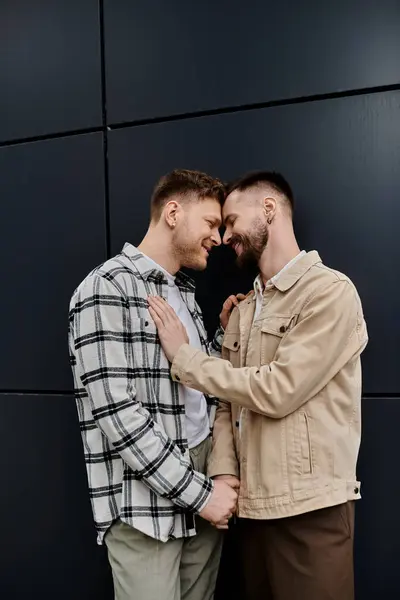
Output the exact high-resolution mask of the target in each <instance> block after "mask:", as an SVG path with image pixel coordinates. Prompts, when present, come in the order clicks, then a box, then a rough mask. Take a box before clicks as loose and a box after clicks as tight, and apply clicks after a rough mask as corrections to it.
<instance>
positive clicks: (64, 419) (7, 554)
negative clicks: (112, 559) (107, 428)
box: [0, 394, 112, 600]
mask: <svg viewBox="0 0 400 600" xmlns="http://www.w3.org/2000/svg"><path fill="white" fill-rule="evenodd" d="M0 406H1V419H0V471H1V490H2V492H1V494H0V511H1V514H2V524H1V539H2V553H1V564H0V595H1V597H2V598H8V599H9V600H19V599H22V598H41V600H72V599H74V600H81V599H82V600H84V599H85V600H95V599H96V600H110V599H111V598H112V584H111V577H110V573H109V568H108V564H107V560H106V558H105V553H104V549H103V548H99V547H97V545H96V533H95V529H94V525H93V522H92V521H93V520H92V512H91V507H90V501H89V493H88V490H87V480H86V471H85V466H84V460H83V446H82V440H81V437H80V433H79V425H78V419H77V412H76V408H75V401H74V399H73V397H72V396H33V395H32V396H18V395H3V394H0Z"/></svg>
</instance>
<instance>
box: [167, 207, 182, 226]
mask: <svg viewBox="0 0 400 600" xmlns="http://www.w3.org/2000/svg"><path fill="white" fill-rule="evenodd" d="M181 212H182V207H181V205H180V204H179V202H177V201H176V200H170V201H169V202H167V204H166V205H165V208H164V219H165V222H166V224H167V225H168V227H171V228H172V229H173V228H174V227H175V226H176V224H177V222H178V220H179V217H180V214H181Z"/></svg>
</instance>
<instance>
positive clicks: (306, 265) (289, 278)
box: [274, 250, 322, 292]
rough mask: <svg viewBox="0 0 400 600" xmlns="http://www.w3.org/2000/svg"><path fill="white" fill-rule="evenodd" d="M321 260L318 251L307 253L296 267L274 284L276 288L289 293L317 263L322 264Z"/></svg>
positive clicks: (286, 271)
mask: <svg viewBox="0 0 400 600" xmlns="http://www.w3.org/2000/svg"><path fill="white" fill-rule="evenodd" d="M320 262H322V261H321V258H320V256H319V254H318V252H317V251H316V250H312V251H311V252H307V254H305V255H304V256H302V257H301V258H299V260H298V261H296V262H295V264H294V265H292V266H290V267H288V268H287V269H286V270H285V271H284V272H283V273H282V274H281V275H280V276H279V277H278V278H277V280H276V281H275V282H274V285H275V287H276V288H277V289H278V290H279V291H280V292H287V291H288V290H289V289H290V288H291V287H293V286H294V285H295V284H296V283H297V282H298V281H299V279H301V278H302V277H303V275H305V274H306V273H307V271H309V270H310V269H311V267H313V266H314V265H316V264H317V263H320Z"/></svg>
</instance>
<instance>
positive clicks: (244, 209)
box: [222, 188, 260, 220]
mask: <svg viewBox="0 0 400 600" xmlns="http://www.w3.org/2000/svg"><path fill="white" fill-rule="evenodd" d="M259 196H260V190H257V189H255V188H252V189H248V190H244V191H242V192H241V191H239V190H235V191H234V192H232V193H231V194H229V196H228V197H227V199H226V200H225V203H224V206H223V209H222V218H223V219H224V220H225V219H227V218H228V217H229V216H230V215H231V214H233V213H234V214H236V215H242V214H248V213H249V208H251V207H252V206H253V207H255V208H256V207H257V201H258V199H259Z"/></svg>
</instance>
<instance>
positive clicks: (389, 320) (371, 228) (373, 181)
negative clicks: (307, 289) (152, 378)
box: [109, 92, 400, 393]
mask: <svg viewBox="0 0 400 600" xmlns="http://www.w3.org/2000/svg"><path fill="white" fill-rule="evenodd" d="M399 139H400V93H399V92H392V93H389V92H388V93H385V94H373V95H369V96H357V97H351V98H344V99H335V100H329V101H328V100H326V101H323V102H313V103H304V104H296V105H290V106H285V107H276V108H266V109H263V110H254V111H247V112H239V113H235V114H232V115H219V116H212V117H201V118H197V119H189V120H181V121H176V122H168V123H160V124H153V125H147V126H140V127H133V128H130V129H121V130H116V131H113V132H111V134H110V145H109V162H110V192H111V197H112V204H111V232H112V247H113V251H117V250H118V249H119V248H120V246H121V245H122V243H123V241H124V240H125V239H128V240H130V241H132V242H134V243H137V242H138V241H140V238H141V236H142V235H143V233H144V232H145V227H146V224H147V219H148V215H147V213H148V202H149V200H148V198H149V197H150V193H151V187H152V185H153V183H154V182H155V181H156V179H157V178H158V177H159V175H160V174H163V173H164V172H166V171H168V170H170V169H172V168H173V167H185V168H196V169H202V170H205V171H208V172H210V173H212V174H215V175H219V176H220V177H222V178H231V177H232V176H236V175H237V174H238V173H242V172H244V171H246V170H248V169H257V168H269V169H276V170H280V171H282V172H283V173H284V174H285V175H286V176H287V177H288V178H289V181H290V182H291V183H292V185H293V187H294V190H295V193H297V226H298V233H299V238H300V241H301V244H302V246H303V247H304V248H305V249H312V248H316V249H317V250H319V252H320V254H321V256H322V258H323V260H324V261H325V262H326V263H327V264H328V265H330V266H332V267H333V268H336V269H339V270H343V271H344V272H345V273H346V274H348V275H349V276H350V277H351V278H352V279H353V280H354V282H355V283H356V285H357V287H358V289H359V291H360V294H361V297H362V300H363V303H364V308H365V313H366V318H367V321H368V326H369V331H370V336H371V340H370V344H369V347H368V350H367V351H366V353H365V355H364V356H365V359H364V382H365V391H366V392H368V393H370V392H380V393H383V392H396V391H398V390H399V389H400V373H399V370H398V369H397V362H398V357H397V349H398V342H399V339H400V320H399V319H398V317H397V314H398V307H397V298H398V295H399V293H400V284H399V279H398V276H397V272H396V269H394V268H393V262H392V260H393V259H394V256H393V249H394V248H395V247H396V246H397V241H396V240H397V227H396V225H395V224H396V223H398V222H400V203H399V202H398V199H399V197H400V177H399V167H400V146H399ZM397 255H398V254H397ZM232 260H233V258H230V259H228V251H227V252H223V253H220V251H219V250H216V251H214V256H213V261H212V264H211V271H210V272H208V273H207V275H202V276H201V277H200V278H199V283H200V289H199V297H201V298H203V302H202V304H203V307H204V311H205V315H206V317H207V319H208V325H209V328H210V330H211V329H212V328H213V327H214V326H215V325H216V318H217V315H218V312H219V305H220V301H221V300H222V299H223V298H224V297H225V296H226V295H228V294H230V293H233V292H237V291H239V288H241V289H240V291H242V290H243V288H242V285H243V279H240V280H236V273H235V270H234V267H233V265H232V264H229V263H231V262H232ZM221 272H223V273H224V278H221V275H220V274H221ZM203 282H204V285H202V283H203ZM210 282H211V286H212V289H213V291H214V293H213V295H210V293H209V287H210Z"/></svg>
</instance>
